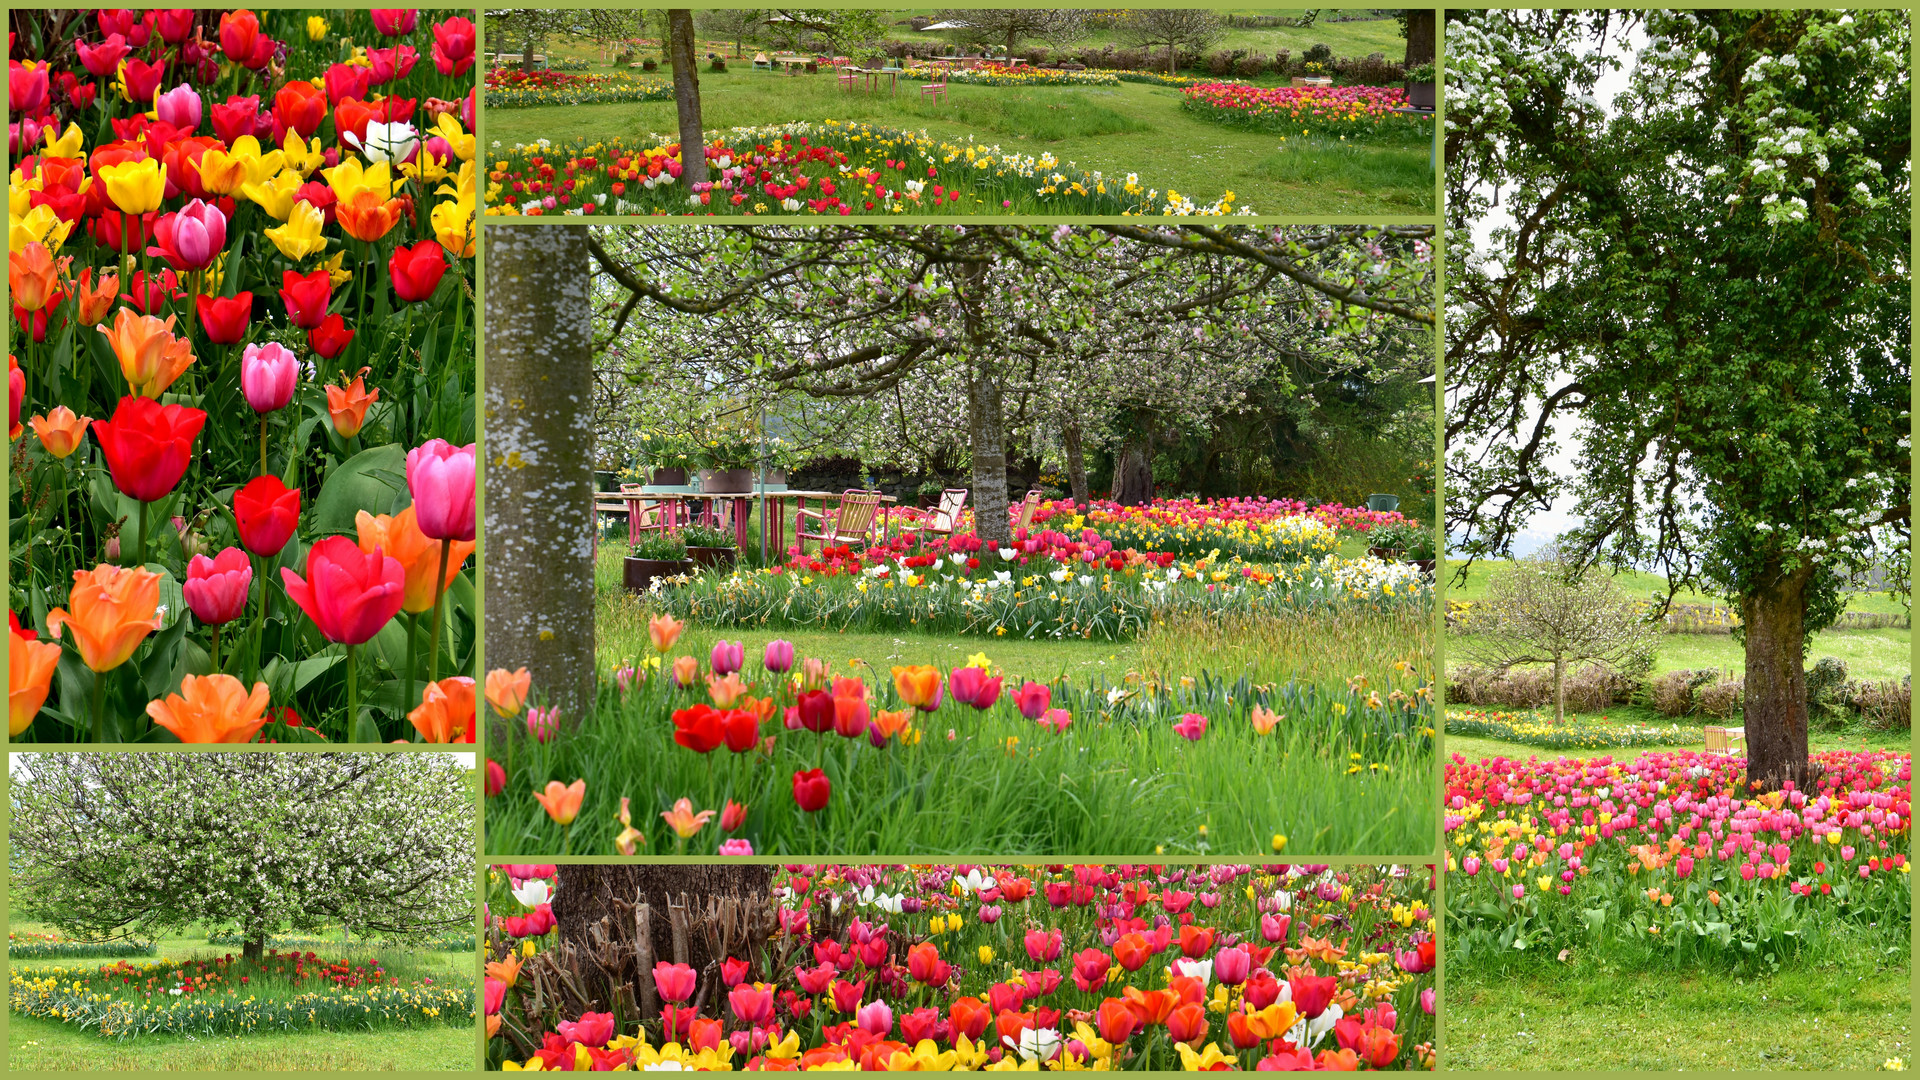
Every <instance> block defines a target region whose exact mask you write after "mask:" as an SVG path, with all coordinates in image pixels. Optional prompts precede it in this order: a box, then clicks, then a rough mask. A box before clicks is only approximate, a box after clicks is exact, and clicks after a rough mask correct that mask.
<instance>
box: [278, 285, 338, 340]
mask: <svg viewBox="0 0 1920 1080" xmlns="http://www.w3.org/2000/svg"><path fill="white" fill-rule="evenodd" d="M280 282H281V288H280V299H281V300H283V301H285V303H286V305H287V318H288V319H289V320H290V321H292V323H293V325H295V326H298V327H302V328H304V329H307V330H312V329H313V328H314V327H316V326H319V325H320V323H321V320H323V319H325V318H326V317H327V305H328V304H330V303H332V302H333V281H332V279H331V278H329V277H328V276H327V272H326V271H325V270H315V271H314V272H313V273H311V274H296V273H294V272H293V271H291V270H282V271H281V272H280Z"/></svg>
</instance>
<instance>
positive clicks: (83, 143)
mask: <svg viewBox="0 0 1920 1080" xmlns="http://www.w3.org/2000/svg"><path fill="white" fill-rule="evenodd" d="M44 134H45V138H46V143H47V156H48V157H57V158H77V157H83V156H85V153H86V147H87V137H86V136H85V135H82V134H81V133H80V125H79V124H75V123H71V122H69V123H68V124H67V130H66V131H64V132H61V134H60V137H59V138H57V139H56V138H54V137H53V129H52V128H46V129H45V131H44Z"/></svg>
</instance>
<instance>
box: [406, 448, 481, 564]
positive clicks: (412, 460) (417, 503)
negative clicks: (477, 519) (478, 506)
mask: <svg viewBox="0 0 1920 1080" xmlns="http://www.w3.org/2000/svg"><path fill="white" fill-rule="evenodd" d="M473 474H474V462H473V444H472V443H468V444H467V445H465V446H458V447H456V446H454V445H453V444H452V443H449V442H447V441H446V440H445V439H428V440H427V441H426V443H425V444H424V445H421V446H416V447H414V448H413V449H412V450H409V451H407V490H408V491H409V492H411V493H412V495H413V515H414V522H415V523H416V524H418V525H419V526H420V531H421V532H422V533H425V534H426V536H427V537H428V539H431V540H464V541H471V540H472V539H473Z"/></svg>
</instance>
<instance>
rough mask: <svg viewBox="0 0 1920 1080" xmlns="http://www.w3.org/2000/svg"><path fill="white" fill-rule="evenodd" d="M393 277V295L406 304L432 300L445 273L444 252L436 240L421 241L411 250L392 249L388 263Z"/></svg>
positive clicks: (399, 246) (401, 247)
mask: <svg viewBox="0 0 1920 1080" xmlns="http://www.w3.org/2000/svg"><path fill="white" fill-rule="evenodd" d="M387 269H388V270H389V271H390V272H391V273H392V275H393V291H394V292H395V293H397V294H398V295H399V297H400V299H402V300H404V301H406V302H407V303H409V304H417V303H419V302H420V301H422V300H427V299H431V298H432V297H433V292H434V290H435V289H438V288H439V287H440V277H441V275H443V274H445V273H446V272H447V256H446V249H445V248H442V247H441V246H440V241H438V240H422V241H420V242H419V243H418V244H415V245H413V246H412V247H410V248H409V247H404V246H401V245H397V244H396V245H395V246H394V249H393V254H392V256H390V257H389V258H388V259H387Z"/></svg>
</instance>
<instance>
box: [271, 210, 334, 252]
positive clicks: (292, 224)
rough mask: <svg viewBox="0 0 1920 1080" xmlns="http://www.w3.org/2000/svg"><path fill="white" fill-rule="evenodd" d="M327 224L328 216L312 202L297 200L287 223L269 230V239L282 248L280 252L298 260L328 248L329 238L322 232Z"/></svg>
mask: <svg viewBox="0 0 1920 1080" xmlns="http://www.w3.org/2000/svg"><path fill="white" fill-rule="evenodd" d="M326 224H327V216H326V215H325V214H322V213H321V212H320V211H318V210H316V209H314V207H313V204H312V203H309V202H297V203H294V204H293V208H292V211H291V213H290V214H289V215H288V217H287V223H286V224H285V225H282V226H280V227H279V228H277V229H268V230H267V239H269V240H271V241H273V246H274V247H277V248H279V249H280V254H282V255H285V256H286V257H287V258H289V259H292V260H294V261H295V262H298V261H299V260H301V259H304V258H306V257H307V256H309V255H317V254H319V253H320V252H323V251H325V250H327V238H326V237H325V236H322V235H321V233H320V230H321V229H322V228H323V227H325V226H326Z"/></svg>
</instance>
